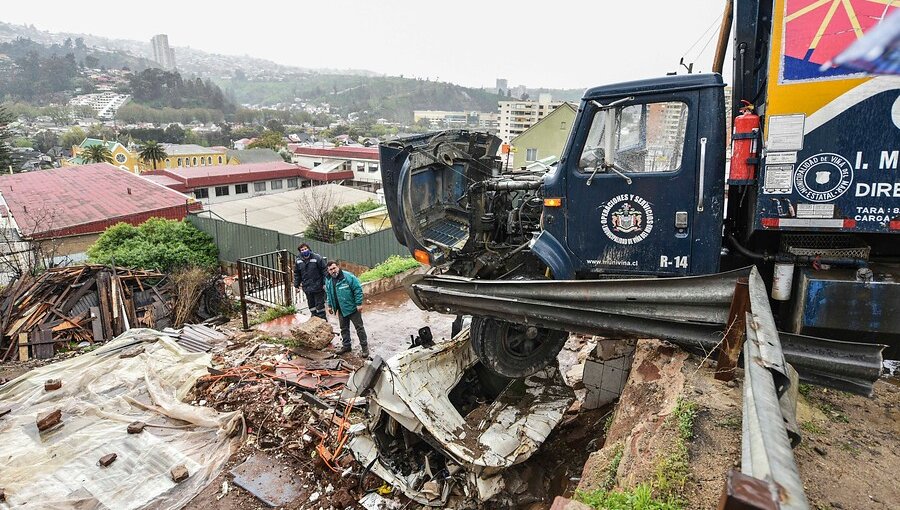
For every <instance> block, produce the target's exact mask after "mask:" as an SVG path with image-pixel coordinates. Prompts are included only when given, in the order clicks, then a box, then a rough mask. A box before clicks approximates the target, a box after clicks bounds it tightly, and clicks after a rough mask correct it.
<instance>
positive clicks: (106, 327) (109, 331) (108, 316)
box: [97, 271, 115, 340]
mask: <svg viewBox="0 0 900 510" xmlns="http://www.w3.org/2000/svg"><path fill="white" fill-rule="evenodd" d="M97 297H98V298H99V301H100V306H99V309H100V323H101V324H102V326H103V338H105V339H107V340H111V339H112V338H113V337H114V336H115V335H114V334H113V327H112V305H111V303H110V298H109V272H108V271H100V272H99V273H98V274H97Z"/></svg>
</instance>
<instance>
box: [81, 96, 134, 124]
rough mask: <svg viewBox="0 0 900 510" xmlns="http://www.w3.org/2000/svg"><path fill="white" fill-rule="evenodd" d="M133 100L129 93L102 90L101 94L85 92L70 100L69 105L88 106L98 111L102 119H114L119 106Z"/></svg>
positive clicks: (99, 117)
mask: <svg viewBox="0 0 900 510" xmlns="http://www.w3.org/2000/svg"><path fill="white" fill-rule="evenodd" d="M130 100H131V96H130V95H128V94H116V93H115V92H101V93H99V94H83V95H80V96H75V97H73V98H72V99H70V100H69V106H88V107H90V108H91V109H92V110H94V111H95V112H97V118H98V119H100V120H112V119H114V118H115V117H116V112H118V111H119V108H121V107H123V106H125V104H126V103H127V102H128V101H130Z"/></svg>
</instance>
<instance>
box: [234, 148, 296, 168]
mask: <svg viewBox="0 0 900 510" xmlns="http://www.w3.org/2000/svg"><path fill="white" fill-rule="evenodd" d="M225 154H226V160H227V161H228V164H229V165H243V164H248V163H280V162H284V158H282V157H281V155H280V154H278V153H277V152H275V151H273V150H272V149H245V150H241V151H239V150H228V151H226V153H225Z"/></svg>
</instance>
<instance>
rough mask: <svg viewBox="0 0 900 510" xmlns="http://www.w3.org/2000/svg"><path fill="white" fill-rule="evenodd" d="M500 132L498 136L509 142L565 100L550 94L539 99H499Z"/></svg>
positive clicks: (542, 95)
mask: <svg viewBox="0 0 900 510" xmlns="http://www.w3.org/2000/svg"><path fill="white" fill-rule="evenodd" d="M498 103H499V111H500V133H499V134H498V136H499V137H500V138H502V139H503V141H504V142H506V143H509V141H510V140H512V139H513V138H515V137H517V136H519V135H521V134H522V133H524V132H525V130H526V129H528V128H530V127H531V126H533V125H534V124H536V123H537V121H539V120H541V119H543V118H544V117H546V116H547V114H549V113H550V112H552V111H553V110H555V109H556V108H558V107H559V106H560V105H561V104H563V101H553V98H552V97H551V96H550V94H541V95H540V96H538V100H537V101H525V100H521V99H520V100H514V101H499V102H498Z"/></svg>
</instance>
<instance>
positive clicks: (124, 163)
mask: <svg viewBox="0 0 900 510" xmlns="http://www.w3.org/2000/svg"><path fill="white" fill-rule="evenodd" d="M101 144H102V145H106V148H107V149H109V152H110V153H112V158H113V164H114V165H116V166H117V167H119V168H121V169H122V170H128V171H129V172H133V173H136V174H138V173H141V172H142V171H143V170H144V168H143V166H144V165H143V163H142V162H141V161H139V160H138V155H137V153H134V152H131V151H129V150H128V149H127V148H126V147H125V146H124V145H122V144H121V143H119V142H117V141H115V140H112V141H106V140H98V139H96V138H85V139H84V141H83V142H81V144H79V145H73V146H72V157H71V158H70V159H66V160H63V163H62V165H63V166H70V165H83V164H85V163H87V161H85V159H84V158H82V157H81V155H82V152H84V150H85V149H86V148H88V147H90V146H92V145H101Z"/></svg>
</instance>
